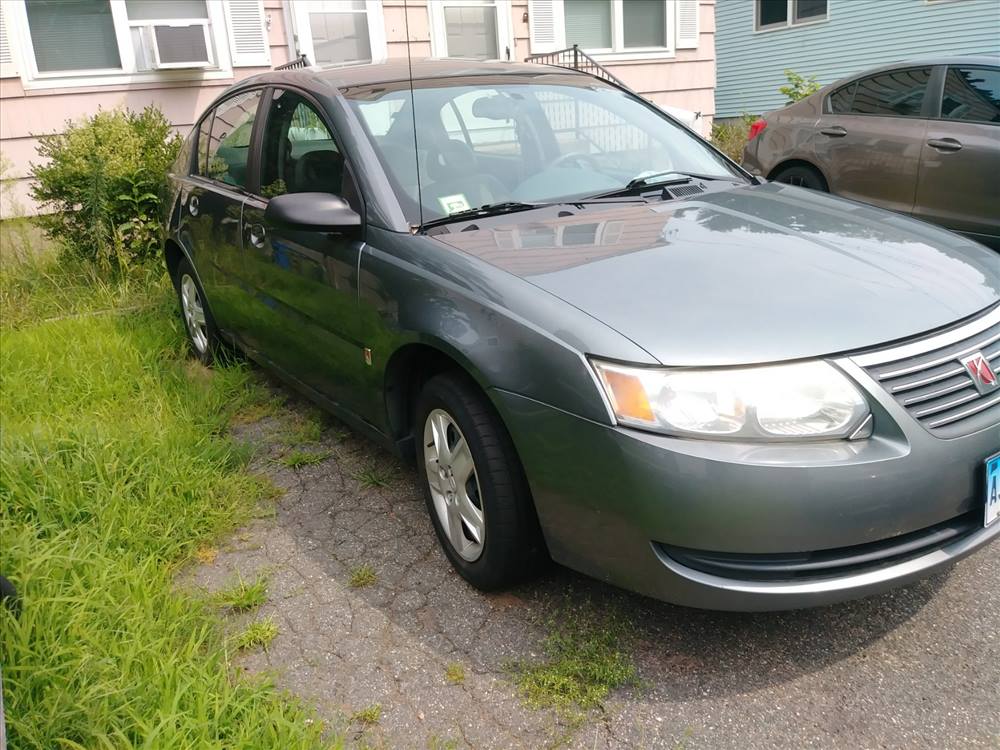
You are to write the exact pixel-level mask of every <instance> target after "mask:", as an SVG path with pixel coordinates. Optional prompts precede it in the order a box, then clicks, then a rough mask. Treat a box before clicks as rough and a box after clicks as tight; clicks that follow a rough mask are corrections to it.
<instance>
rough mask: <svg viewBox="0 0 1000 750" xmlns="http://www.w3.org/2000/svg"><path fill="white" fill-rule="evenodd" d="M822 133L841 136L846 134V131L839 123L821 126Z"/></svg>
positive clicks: (836, 136)
mask: <svg viewBox="0 0 1000 750" xmlns="http://www.w3.org/2000/svg"><path fill="white" fill-rule="evenodd" d="M819 132H821V133H822V134H823V135H828V136H830V137H831V138H843V137H844V136H845V135H847V131H846V130H845V129H844V128H842V127H840V125H834V126H833V127H832V128H823V129H822V130H821V131H819Z"/></svg>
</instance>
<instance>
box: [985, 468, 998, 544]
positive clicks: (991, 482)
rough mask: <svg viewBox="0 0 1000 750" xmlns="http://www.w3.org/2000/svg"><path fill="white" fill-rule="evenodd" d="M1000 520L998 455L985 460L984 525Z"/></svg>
mask: <svg viewBox="0 0 1000 750" xmlns="http://www.w3.org/2000/svg"><path fill="white" fill-rule="evenodd" d="M998 518H1000V453H998V454H996V455H995V456H992V457H990V458H987V459H986V518H985V525H986V526H989V525H990V524H991V523H993V522H994V521H996V520H997V519H998Z"/></svg>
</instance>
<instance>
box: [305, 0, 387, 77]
mask: <svg viewBox="0 0 1000 750" xmlns="http://www.w3.org/2000/svg"><path fill="white" fill-rule="evenodd" d="M309 27H310V28H311V29H312V38H313V49H314V51H315V54H316V63H317V64H318V65H329V64H335V63H344V62H357V61H364V62H367V61H370V60H371V59H372V44H371V36H370V35H369V33H368V14H367V13H366V12H365V11H364V7H363V6H362V9H361V10H360V11H344V12H341V13H310V14H309Z"/></svg>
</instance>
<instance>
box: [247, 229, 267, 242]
mask: <svg viewBox="0 0 1000 750" xmlns="http://www.w3.org/2000/svg"><path fill="white" fill-rule="evenodd" d="M246 226H247V236H248V237H249V238H250V244H251V245H253V246H254V247H264V238H265V237H266V236H267V231H266V230H265V229H264V225H263V224H247V225H246Z"/></svg>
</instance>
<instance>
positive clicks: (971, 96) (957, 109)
mask: <svg viewBox="0 0 1000 750" xmlns="http://www.w3.org/2000/svg"><path fill="white" fill-rule="evenodd" d="M941 116H942V117H944V118H946V119H949V120H967V121H969V122H997V123H1000V69H997V68H949V69H948V75H947V76H946V77H945V79H944V96H943V97H942V99H941Z"/></svg>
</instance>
